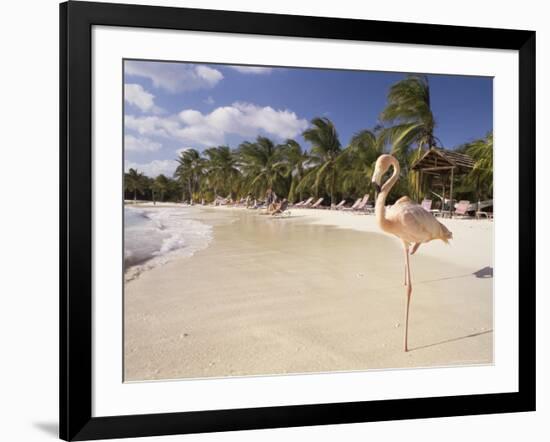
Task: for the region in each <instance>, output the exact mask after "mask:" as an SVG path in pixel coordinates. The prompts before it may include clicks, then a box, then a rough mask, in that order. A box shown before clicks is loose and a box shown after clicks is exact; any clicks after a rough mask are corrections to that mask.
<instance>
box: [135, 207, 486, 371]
mask: <svg viewBox="0 0 550 442" xmlns="http://www.w3.org/2000/svg"><path fill="white" fill-rule="evenodd" d="M193 210H196V211H197V219H201V220H203V221H204V222H207V223H209V224H212V225H213V226H214V240H213V241H212V243H211V244H210V245H209V246H208V247H207V248H206V249H204V250H201V251H199V252H197V253H196V254H195V255H194V256H192V257H190V258H182V259H179V260H176V261H173V262H170V263H168V264H166V265H164V266H162V267H158V268H155V269H152V270H149V271H147V272H144V273H143V274H141V275H140V276H139V278H137V279H135V280H133V281H131V282H129V283H127V284H126V287H125V299H124V303H125V325H124V327H125V329H124V332H125V342H124V352H125V361H124V362H125V373H124V374H125V380H126V381H139V380H153V379H176V378H200V377H222V376H246V375H267V374H284V373H309V372H327V371H346V370H367V369H380V368H402V367H430V366H446V365H459V364H487V363H491V362H492V358H493V298H492V296H493V295H492V284H493V280H492V277H491V275H492V273H491V272H492V223H490V222H486V221H479V222H477V224H475V223H476V221H467V220H465V221H460V220H452V221H448V224H447V225H448V227H449V228H450V229H451V230H453V232H454V234H455V235H454V236H455V242H456V238H457V237H458V238H459V241H460V243H459V244H457V245H454V246H450V247H449V246H445V245H444V244H443V243H440V244H435V243H434V244H428V245H423V246H422V247H421V248H420V250H419V251H418V252H417V254H416V255H415V256H413V257H412V260H411V265H412V271H413V281H412V282H413V294H412V302H411V316H410V331H409V347H410V349H411V351H409V352H407V353H405V352H403V322H404V308H405V294H404V287H403V270H404V269H403V266H404V263H403V251H402V248H401V245H400V243H399V241H398V240H397V239H395V238H392V237H389V236H387V235H384V234H380V233H375V232H376V225H375V220H374V217H373V216H368V215H367V216H366V215H354V214H350V213H335V212H331V211H315V210H293V211H292V215H291V216H290V217H288V218H278V219H277V218H271V217H264V216H259V215H258V213H257V212H256V211H251V210H245V209H230V208H219V209H199V208H197V209H193ZM460 223H462V224H460ZM337 226H340V227H337ZM472 247H473V249H472ZM472 250H475V253H474V255H475V257H472ZM465 254H466V255H465ZM476 272H477V274H474V273H476Z"/></svg>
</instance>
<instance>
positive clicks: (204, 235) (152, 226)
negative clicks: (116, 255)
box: [124, 207, 212, 280]
mask: <svg viewBox="0 0 550 442" xmlns="http://www.w3.org/2000/svg"><path fill="white" fill-rule="evenodd" d="M194 210H196V209H193V208H185V207H155V208H136V207H125V208H124V269H125V271H126V273H127V278H126V279H127V280H128V279H133V277H135V276H137V275H138V274H139V273H141V272H142V271H144V270H148V269H151V268H154V267H157V266H159V265H162V264H165V263H167V262H169V261H171V260H173V259H175V258H179V257H185V256H191V255H193V254H194V253H195V252H197V251H198V250H202V249H204V248H205V247H207V246H208V244H209V243H210V241H211V240H212V226H210V225H208V224H205V223H202V222H200V221H197V220H196V219H192V215H193V211H194Z"/></svg>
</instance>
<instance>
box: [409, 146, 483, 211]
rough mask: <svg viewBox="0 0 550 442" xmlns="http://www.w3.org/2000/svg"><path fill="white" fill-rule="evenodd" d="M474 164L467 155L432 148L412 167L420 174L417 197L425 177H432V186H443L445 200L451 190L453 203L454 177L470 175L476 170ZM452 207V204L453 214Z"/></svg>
mask: <svg viewBox="0 0 550 442" xmlns="http://www.w3.org/2000/svg"><path fill="white" fill-rule="evenodd" d="M474 164H475V163H474V160H473V159H472V157H470V156H469V155H466V154H465V153H460V152H455V151H453V150H446V149H439V148H435V147H432V148H431V149H429V150H428V151H426V153H424V155H422V157H420V158H419V159H418V160H417V161H415V162H414V164H413V165H412V166H411V169H412V170H413V171H414V172H416V173H418V174H419V179H418V180H417V184H418V187H417V196H419V195H420V192H421V189H422V188H423V184H424V183H423V181H424V177H425V176H426V175H432V179H431V180H430V183H431V185H432V186H434V185H435V186H437V187H439V186H441V188H442V198H443V199H445V193H446V189H449V200H450V201H452V200H453V183H454V177H455V176H457V175H466V174H468V173H469V172H470V171H471V170H472V169H473V168H474ZM452 206H453V205H452V204H451V207H450V210H451V212H452V210H453V207H452Z"/></svg>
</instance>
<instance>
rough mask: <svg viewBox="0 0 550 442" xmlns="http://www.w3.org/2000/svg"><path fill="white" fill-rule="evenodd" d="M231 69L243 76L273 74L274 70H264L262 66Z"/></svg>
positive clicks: (232, 67) (234, 67)
mask: <svg viewBox="0 0 550 442" xmlns="http://www.w3.org/2000/svg"><path fill="white" fill-rule="evenodd" d="M228 67H229V68H231V69H233V70H235V71H238V72H240V73H241V74H256V75H258V74H271V71H273V69H272V68H264V67H261V66H228Z"/></svg>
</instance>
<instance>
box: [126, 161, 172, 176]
mask: <svg viewBox="0 0 550 442" xmlns="http://www.w3.org/2000/svg"><path fill="white" fill-rule="evenodd" d="M176 167H178V162H177V161H175V160H154V161H151V162H150V163H142V164H140V163H134V162H133V161H125V162H124V171H125V172H128V170H129V169H136V170H137V171H138V172H142V173H143V174H145V175H147V176H148V177H151V178H156V177H157V176H159V175H161V174H162V175H166V176H167V177H172V176H173V175H174V172H175V170H176Z"/></svg>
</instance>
